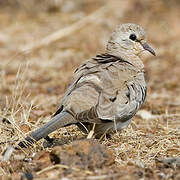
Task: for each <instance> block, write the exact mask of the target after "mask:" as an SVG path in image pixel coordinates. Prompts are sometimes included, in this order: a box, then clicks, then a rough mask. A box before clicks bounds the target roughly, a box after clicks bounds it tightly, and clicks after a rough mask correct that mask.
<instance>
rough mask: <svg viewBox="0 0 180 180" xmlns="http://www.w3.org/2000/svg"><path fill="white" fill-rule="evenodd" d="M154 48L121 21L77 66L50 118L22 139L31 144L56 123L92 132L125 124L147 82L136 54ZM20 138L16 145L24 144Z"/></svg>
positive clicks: (140, 31)
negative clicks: (99, 48)
mask: <svg viewBox="0 0 180 180" xmlns="http://www.w3.org/2000/svg"><path fill="white" fill-rule="evenodd" d="M144 51H149V52H150V53H151V54H153V55H154V56H155V55H156V54H155V51H154V50H153V49H152V48H151V47H150V46H149V45H148V44H147V43H146V35H145V31H144V29H143V28H142V27H141V26H139V25H137V24H131V23H127V24H121V25H119V26H118V27H117V28H116V29H115V30H114V32H112V34H111V36H110V38H109V41H108V42H107V46H106V49H105V51H104V53H102V54H99V55H96V56H94V57H92V58H90V59H88V60H87V61H85V62H84V63H82V65H81V66H80V67H78V68H77V69H76V70H75V72H74V75H73V77H72V80H71V82H70V84H69V86H68V87H67V90H66V92H65V94H64V97H63V98H62V100H61V103H60V105H59V108H58V110H57V112H56V113H55V114H54V116H53V117H52V119H51V120H50V121H48V122H47V123H45V124H44V125H42V126H41V127H40V128H38V129H37V130H35V131H33V132H31V133H30V134H29V135H28V136H27V137H26V142H28V143H30V144H33V143H34V142H35V141H38V140H40V139H42V138H45V139H46V140H49V141H50V139H51V138H49V136H48V135H49V134H50V133H52V132H54V131H56V130H57V129H59V128H61V127H66V126H69V125H72V124H75V125H77V126H78V127H79V128H80V130H82V131H83V132H84V133H88V132H89V131H91V129H92V128H93V127H94V133H95V135H97V136H100V135H102V134H103V133H111V132H112V133H113V132H116V131H119V130H122V129H123V128H125V127H127V126H128V125H129V124H130V122H131V120H132V118H133V116H134V115H135V114H136V112H137V111H138V110H139V108H140V107H141V105H142V104H143V103H144V101H145V98H146V91H147V90H146V89H147V85H146V82H145V78H144V65H143V62H142V60H141V58H140V55H141V53H142V52H144ZM24 143H25V141H24V142H20V143H19V146H21V147H22V146H24Z"/></svg>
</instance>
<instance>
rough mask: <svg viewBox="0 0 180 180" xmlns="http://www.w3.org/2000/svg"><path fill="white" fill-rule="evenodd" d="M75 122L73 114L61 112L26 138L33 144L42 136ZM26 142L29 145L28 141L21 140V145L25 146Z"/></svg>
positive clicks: (44, 136)
mask: <svg viewBox="0 0 180 180" xmlns="http://www.w3.org/2000/svg"><path fill="white" fill-rule="evenodd" d="M73 123H76V120H75V119H74V117H73V116H72V115H71V114H69V113H68V112H61V113H59V114H57V115H56V116H54V117H53V118H52V120H50V121H49V122H47V123H46V124H44V125H43V126H41V127H40V128H38V129H37V130H35V131H34V132H32V133H31V134H30V135H29V136H27V137H26V138H25V139H26V141H28V142H29V143H30V144H33V143H34V141H38V140H40V139H42V138H46V137H47V136H48V134H50V133H52V132H54V131H55V130H57V129H59V128H61V127H64V126H66V125H69V124H73ZM24 144H26V145H28V143H25V142H20V143H19V146H20V147H24V146H25V145H24Z"/></svg>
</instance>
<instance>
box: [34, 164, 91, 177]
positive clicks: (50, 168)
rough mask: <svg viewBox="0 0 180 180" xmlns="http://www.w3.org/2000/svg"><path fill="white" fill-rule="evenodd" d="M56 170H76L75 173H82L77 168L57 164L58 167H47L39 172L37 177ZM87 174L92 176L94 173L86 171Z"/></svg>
mask: <svg viewBox="0 0 180 180" xmlns="http://www.w3.org/2000/svg"><path fill="white" fill-rule="evenodd" d="M55 168H62V169H72V170H74V171H81V169H78V168H75V167H69V166H66V165H63V164H56V165H54V166H50V167H47V168H44V169H42V170H41V171H38V172H37V175H39V174H42V173H44V172H46V171H50V170H52V169H55ZM85 172H86V173H87V174H92V172H91V171H88V170H85Z"/></svg>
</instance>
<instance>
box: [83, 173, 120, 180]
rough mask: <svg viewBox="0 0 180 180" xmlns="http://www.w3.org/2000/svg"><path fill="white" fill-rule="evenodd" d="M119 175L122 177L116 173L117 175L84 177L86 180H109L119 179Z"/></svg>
mask: <svg viewBox="0 0 180 180" xmlns="http://www.w3.org/2000/svg"><path fill="white" fill-rule="evenodd" d="M120 175H122V174H120V173H117V174H110V175H101V176H88V177H86V179H88V180H99V179H110V178H116V177H119V176H120Z"/></svg>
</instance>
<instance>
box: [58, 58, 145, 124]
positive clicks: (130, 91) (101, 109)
mask: <svg viewBox="0 0 180 180" xmlns="http://www.w3.org/2000/svg"><path fill="white" fill-rule="evenodd" d="M137 74H138V73H137V70H136V69H135V67H134V66H133V65H132V64H130V63H128V62H126V61H123V60H122V59H119V58H117V57H115V56H112V55H108V54H103V55H98V56H96V58H94V59H91V60H89V61H87V62H85V63H84V64H83V65H81V66H80V67H79V68H78V69H77V70H76V71H75V73H74V76H73V79H72V81H71V83H70V85H69V87H68V89H67V91H66V94H65V96H64V98H63V99H62V102H61V107H62V106H63V107H64V110H65V111H69V112H70V113H72V114H74V116H75V117H76V119H77V120H79V121H80V122H91V123H93V122H94V123H102V121H101V120H110V121H112V120H114V118H116V119H124V118H127V117H129V116H133V115H134V114H135V112H136V111H137V109H138V107H139V106H140V104H141V103H142V101H143V100H140V99H139V98H141V96H142V98H141V99H143V98H144V95H143V93H145V92H144V88H143V91H141V84H139V85H140V86H139V85H138V84H136V82H135V81H138V78H135V77H136V76H137ZM143 78H144V77H143V74H142V76H141V77H140V79H139V81H140V83H141V81H142V80H144V79H143ZM131 81H132V82H134V83H135V86H134V87H132V86H131V85H129V84H130V83H131ZM143 82H144V81H143ZM143 85H144V86H145V84H144V83H143ZM131 87H132V88H131ZM136 87H137V89H136ZM139 101H140V103H139Z"/></svg>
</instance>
